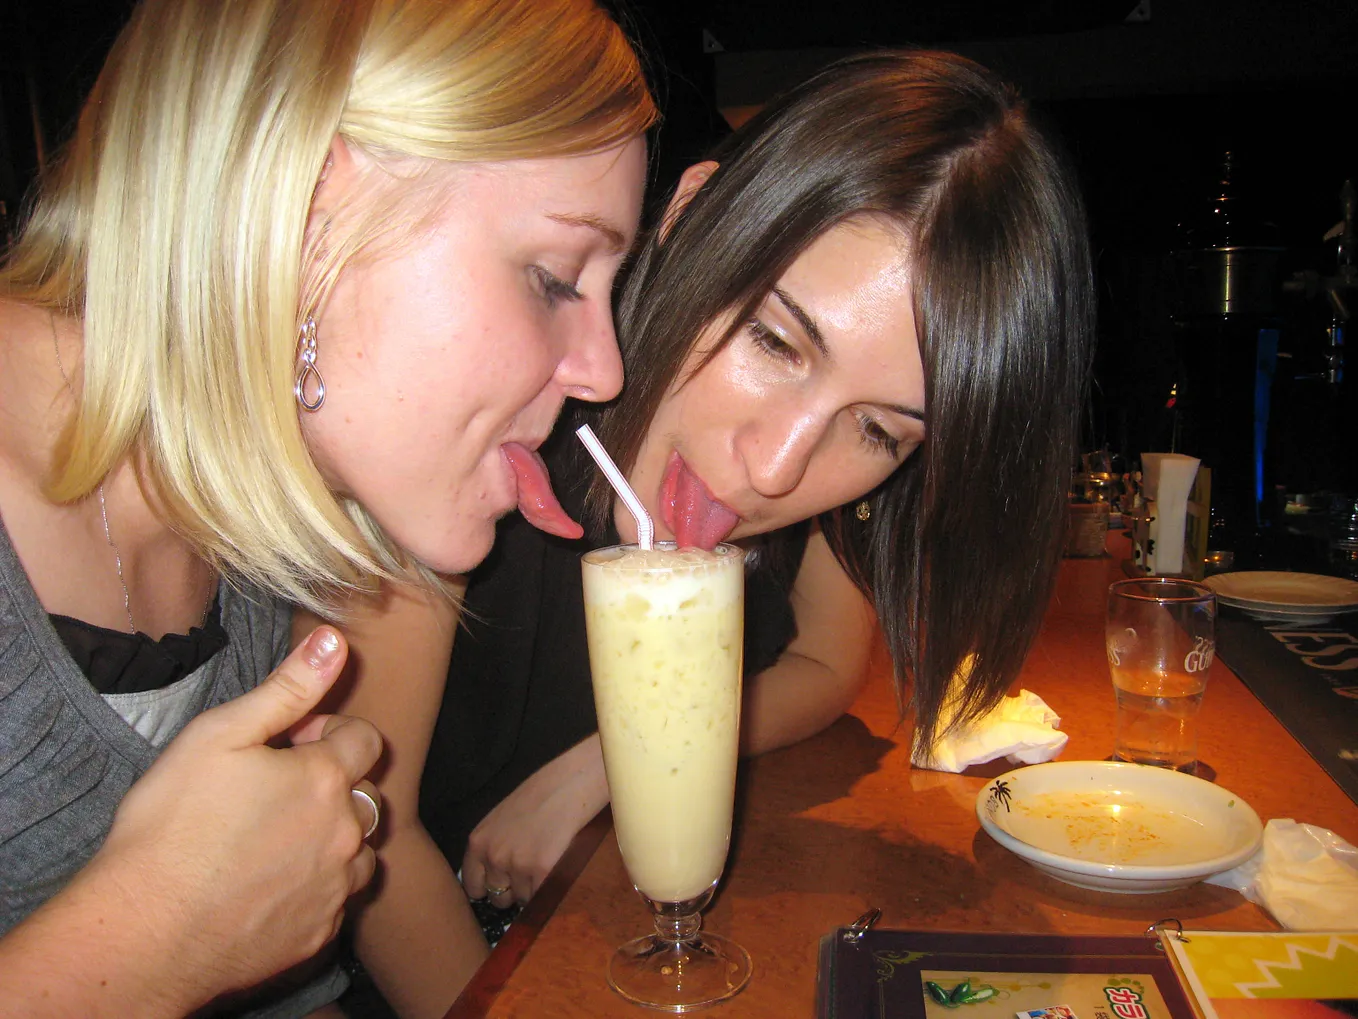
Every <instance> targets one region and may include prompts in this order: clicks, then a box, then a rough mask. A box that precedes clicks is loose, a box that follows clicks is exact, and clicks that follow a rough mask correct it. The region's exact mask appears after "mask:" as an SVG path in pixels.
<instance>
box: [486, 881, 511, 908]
mask: <svg viewBox="0 0 1358 1019" xmlns="http://www.w3.org/2000/svg"><path fill="white" fill-rule="evenodd" d="M486 895H487V897H488V898H489V899H490V902H491V905H493V906H495V907H497V908H499V909H508V908H509V907H510V906H512V905H514V902H515V897H514V882H513V880H512V879H511V878H505V879H504V883H503V884H501V883H500V882H499V881H487V882H486Z"/></svg>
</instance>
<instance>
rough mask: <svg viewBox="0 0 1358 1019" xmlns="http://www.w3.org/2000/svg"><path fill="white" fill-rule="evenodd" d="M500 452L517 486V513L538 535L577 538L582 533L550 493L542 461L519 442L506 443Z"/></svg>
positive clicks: (550, 486)
mask: <svg viewBox="0 0 1358 1019" xmlns="http://www.w3.org/2000/svg"><path fill="white" fill-rule="evenodd" d="M500 452H501V453H503V454H504V458H505V459H506V460H508V461H509V466H510V467H511V468H513V470H514V482H515V484H516V485H517V486H518V496H519V512H520V513H522V514H523V517H524V519H525V520H527V521H528V522H529V523H530V524H532V525H533V526H534V527H536V528H537V529H538V530H540V531H546V532H547V533H548V534H556V535H560V536H561V537H563V538H580V537H583V536H584V533H585V529H584V528H583V527H581V526H580V525H579V524H577V523H576V522H575V521H574V520H572V519H571V518H570V517H569V516H567V515H566V511H565V510H564V509H562V508H561V503H560V502H558V501H557V498H556V493H555V492H553V491H552V479H551V478H549V477H548V476H547V465H546V464H544V463H543V462H542V457H540V456H538V454H537V453H535V452H534V451H533V450H531V449H529V448H528V447H527V446H525V445H523V443H520V442H506V443H505V444H504V445H502V446H501V447H500Z"/></svg>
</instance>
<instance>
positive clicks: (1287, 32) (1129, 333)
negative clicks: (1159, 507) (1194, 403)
mask: <svg viewBox="0 0 1358 1019" xmlns="http://www.w3.org/2000/svg"><path fill="white" fill-rule="evenodd" d="M626 6H627V8H628V12H627V13H626V14H625V17H626V18H627V19H628V20H630V22H631V24H632V30H633V32H634V34H635V35H636V36H637V37H638V38H639V39H640V41H641V43H642V45H643V47H644V48H645V49H646V50H647V51H648V52H649V53H650V55H651V56H650V59H651V61H652V63H653V64H654V65H655V74H654V77H655V79H656V81H657V82H658V92H659V94H660V99H661V102H662V107H663V108H664V109H665V112H666V117H667V119H666V123H665V124H664V126H663V127H662V128H661V130H660V132H659V136H658V141H657V146H656V156H655V160H654V162H655V168H654V175H655V178H656V181H655V189H654V192H653V193H654V194H655V195H657V196H663V194H664V192H665V191H667V190H668V188H669V186H670V185H671V184H672V183H673V181H674V179H675V177H676V176H677V174H678V172H679V170H681V169H682V167H683V166H684V165H686V164H687V163H688V162H690V161H692V160H694V159H697V158H699V157H700V156H701V155H702V153H703V151H704V150H705V149H706V147H707V146H708V145H709V144H711V142H712V141H713V140H715V139H716V138H717V137H719V136H720V135H721V133H723V132H724V131H725V130H727V129H728V128H727V122H728V121H730V122H736V123H738V122H739V121H740V120H741V119H742V118H743V117H744V116H747V115H748V113H749V111H750V109H751V108H754V107H757V106H758V105H759V104H761V103H763V102H764V101H766V100H767V99H768V97H769V96H770V95H772V94H773V93H774V92H775V91H777V90H778V89H779V88H781V87H783V86H785V85H787V84H790V83H792V82H794V81H796V80H798V79H799V78H801V77H803V76H805V75H806V74H808V73H810V72H811V71H813V70H815V69H816V68H817V67H818V66H820V65H821V64H823V63H825V62H827V61H828V60H830V59H833V58H834V57H836V56H838V55H840V54H842V53H846V52H850V51H853V50H855V49H861V48H864V47H871V46H881V45H912V44H913V45H928V46H938V47H943V48H948V49H954V50H958V51H960V52H962V53H965V54H967V55H969V56H972V57H974V58H976V59H978V60H980V61H981V62H983V63H986V64H988V65H990V66H992V67H994V68H995V69H997V70H999V71H1000V72H1002V73H1003V74H1005V75H1006V76H1007V77H1009V78H1010V79H1011V80H1013V81H1015V82H1016V83H1017V84H1018V85H1019V86H1020V88H1021V89H1022V90H1023V92H1024V93H1025V95H1026V96H1028V97H1029V99H1030V100H1031V101H1032V103H1033V105H1034V107H1035V108H1036V109H1037V110H1038V112H1039V114H1040V116H1042V117H1043V118H1045V120H1046V121H1047V122H1048V123H1049V124H1050V125H1051V126H1052V127H1053V129H1054V130H1055V132H1056V133H1057V134H1058V135H1059V136H1060V138H1061V139H1062V141H1063V143H1064V145H1065V147H1066V148H1067V150H1068V151H1069V153H1070V156H1071V158H1072V161H1073V162H1074V164H1075V166H1076V168H1077V171H1078V173H1079V175H1080V179H1081V182H1082V186H1083V189H1084V193H1085V196H1086V200H1087V203H1088V207H1089V212H1090V219H1091V229H1092V237H1093V242H1094V247H1095V252H1096V266H1097V273H1098V284H1099V293H1100V317H1099V347H1098V352H1097V357H1096V366H1095V379H1094V387H1093V391H1092V395H1091V399H1090V404H1089V407H1088V413H1087V415H1086V418H1087V426H1086V428H1087V435H1086V437H1085V444H1086V446H1087V448H1091V449H1092V448H1096V447H1099V446H1103V445H1107V446H1108V447H1109V448H1110V449H1111V450H1112V451H1113V452H1114V453H1117V454H1121V455H1124V456H1126V457H1128V458H1131V457H1134V456H1135V455H1136V454H1137V453H1139V452H1141V451H1142V450H1145V449H1166V448H1169V445H1170V443H1171V442H1172V441H1173V435H1174V432H1173V411H1172V409H1171V410H1167V409H1166V406H1165V405H1166V403H1167V401H1168V398H1169V394H1170V393H1171V390H1172V387H1173V386H1174V385H1175V381H1176V378H1178V376H1179V375H1180V374H1181V369H1180V367H1179V365H1180V361H1179V359H1178V357H1177V354H1176V347H1175V339H1174V335H1173V328H1172V326H1171V318H1172V312H1173V310H1174V309H1173V295H1174V284H1175V280H1174V279H1173V265H1174V263H1173V262H1172V261H1170V260H1169V255H1170V253H1171V252H1172V251H1174V249H1175V248H1176V246H1179V245H1181V232H1180V226H1181V224H1183V223H1184V222H1186V221H1187V220H1189V219H1190V218H1192V217H1193V216H1195V215H1197V214H1199V213H1201V212H1202V211H1204V210H1205V209H1206V208H1208V207H1209V205H1210V203H1211V200H1212V199H1213V197H1214V196H1215V195H1217V194H1219V193H1220V187H1219V184H1218V182H1219V180H1220V173H1219V166H1220V162H1221V159H1222V155H1223V153H1225V152H1226V151H1230V152H1231V153H1232V159H1233V167H1234V183H1233V187H1234V188H1235V189H1236V191H1237V193H1238V195H1239V196H1240V197H1241V198H1242V204H1243V200H1244V199H1246V198H1247V199H1248V202H1249V204H1250V206H1251V208H1252V211H1251V216H1252V218H1253V219H1254V220H1256V221H1257V222H1258V223H1260V224H1266V225H1267V227H1268V229H1269V230H1270V231H1271V235H1272V236H1273V237H1274V238H1275V239H1276V243H1278V244H1279V245H1280V246H1282V247H1283V248H1284V249H1285V250H1284V253H1283V254H1282V256H1281V258H1280V260H1279V267H1278V278H1277V279H1276V280H1275V281H1274V283H1275V285H1277V286H1278V287H1280V286H1281V281H1282V279H1284V278H1286V277H1287V276H1289V275H1290V274H1291V273H1292V272H1294V271H1300V270H1308V269H1309V270H1312V271H1314V272H1316V273H1319V274H1321V275H1325V274H1333V272H1334V258H1335V247H1334V244H1333V243H1330V244H1328V245H1326V244H1323V243H1322V242H1321V237H1322V235H1323V234H1324V232H1325V231H1326V230H1328V229H1329V228H1330V227H1331V226H1332V225H1334V224H1335V223H1336V222H1337V221H1338V219H1339V218H1340V210H1339V189H1340V187H1341V185H1342V183H1343V182H1344V180H1345V179H1347V178H1352V177H1358V143H1356V142H1355V131H1358V87H1356V86H1358V67H1355V56H1356V55H1358V3H1355V2H1354V0H1271V2H1270V0H1178V2H1170V0H1149V2H1142V3H1136V2H1135V0H1040V2H1032V3H1010V4H998V3H990V2H987V3H981V2H975V0H970V2H955V3H951V2H944V0H934V2H925V0H911V2H904V0H902V2H891V3H881V4H871V3H858V2H854V0H743V2H709V3H685V2H683V0H629V2H628V3H627V5H626ZM130 7H131V4H130V3H128V2H121V0H40V2H39V0H11V2H10V4H9V6H8V7H5V6H4V5H3V4H0V201H4V202H6V204H7V205H8V207H9V209H10V210H11V213H13V212H14V210H15V209H16V207H17V205H18V203H19V199H20V197H21V195H22V194H23V192H24V189H25V188H26V187H27V185H28V183H29V181H30V180H31V178H32V174H33V172H34V170H35V168H36V166H37V165H38V163H39V162H40V158H41V156H43V155H46V154H50V151H51V148H52V146H53V145H54V144H56V143H57V142H59V140H60V139H61V138H63V137H64V136H65V135H66V133H67V132H68V130H69V127H70V125H71V123H72V121H73V118H74V116H75V112H76V110H77V108H78V102H79V98H80V96H81V95H83V93H84V92H85V91H86V90H87V89H88V87H89V85H90V83H91V82H92V81H93V78H94V75H95V74H96V73H97V70H98V65H99V62H100V60H101V59H102V56H103V54H104V52H105V51H106V49H107V47H108V44H109V43H110V42H111V40H112V38H113V36H114V34H115V33H116V31H117V28H118V26H119V25H120V24H121V22H122V20H123V19H124V18H125V17H126V13H127V11H128V10H129V9H130ZM718 111H720V112H718ZM35 123H37V124H38V125H40V127H41V134H40V135H38V134H37V133H35V130H34V126H35ZM39 137H41V139H42V140H41V142H39V141H38V140H37V139H38V138H39ZM1276 305H1277V308H1276V316H1275V317H1276V322H1275V323H1274V324H1275V325H1276V326H1277V327H1278V328H1279V330H1280V334H1279V335H1280V340H1279V344H1280V352H1281V353H1282V355H1283V356H1282V357H1281V358H1280V360H1279V362H1278V364H1279V368H1278V375H1277V381H1276V383H1275V392H1274V414H1273V425H1272V427H1271V431H1270V453H1269V461H1268V483H1269V487H1270V489H1272V488H1273V487H1274V486H1281V487H1282V489H1284V490H1286V491H1289V492H1291V491H1299V490H1300V491H1307V490H1320V489H1332V488H1346V487H1347V488H1352V487H1358V478H1355V476H1354V470H1355V460H1358V458H1356V457H1355V456H1354V454H1353V444H1352V443H1353V441H1354V428H1353V417H1354V415H1353V411H1352V406H1353V403H1354V400H1353V395H1352V392H1351V387H1350V386H1348V385H1347V384H1346V385H1345V386H1334V385H1330V384H1328V383H1325V382H1323V381H1322V380H1320V379H1319V378H1318V374H1319V372H1320V371H1321V369H1322V368H1323V363H1322V361H1321V355H1322V353H1323V346H1324V343H1325V342H1326V341H1325V335H1324V328H1325V326H1326V325H1327V324H1328V322H1329V314H1330V313H1329V311H1328V309H1327V307H1326V305H1325V303H1324V301H1323V300H1321V299H1318V298H1312V299H1307V298H1304V297H1297V296H1292V297H1284V296H1281V295H1279V296H1278V298H1277V302H1276ZM1180 342H1182V336H1181V337H1180ZM1180 409H1181V410H1182V407H1181V408H1180ZM1185 451H1187V452H1190V453H1192V452H1194V450H1192V449H1188V450H1185Z"/></svg>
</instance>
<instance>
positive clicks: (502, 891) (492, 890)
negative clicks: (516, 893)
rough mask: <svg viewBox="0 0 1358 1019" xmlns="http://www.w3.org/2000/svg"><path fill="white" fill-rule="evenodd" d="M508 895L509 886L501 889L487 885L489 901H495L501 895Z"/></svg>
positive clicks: (497, 886)
mask: <svg viewBox="0 0 1358 1019" xmlns="http://www.w3.org/2000/svg"><path fill="white" fill-rule="evenodd" d="M508 893H509V887H508V886H505V887H504V888H501V887H500V886H499V885H486V898H488V899H493V898H495V897H496V896H499V895H507V894H508Z"/></svg>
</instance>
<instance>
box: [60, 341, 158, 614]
mask: <svg viewBox="0 0 1358 1019" xmlns="http://www.w3.org/2000/svg"><path fill="white" fill-rule="evenodd" d="M49 321H50V323H51V326H52V352H53V353H54V354H56V355H57V371H59V372H61V381H62V382H64V383H65V384H66V392H68V393H70V394H71V395H72V396H75V390H74V389H72V388H71V378H70V376H69V375H67V374H66V366H65V365H64V364H62V363H61V342H60V341H59V340H58V339H57V319H56V316H55V315H53V316H52V317H51V319H50V320H49ZM97 491H98V492H99V517H100V519H102V520H103V521H104V540H105V541H106V542H108V547H109V548H111V549H113V561H114V563H115V564H117V567H118V583H119V585H121V587H122V589H123V611H124V612H126V613H127V628H128V630H129V631H131V632H132V633H134V634H135V633H136V632H137V622H136V620H135V619H133V618H132V592H131V591H129V590H128V589H127V581H126V580H124V579H123V554H122V552H121V551H119V549H118V543H117V542H116V541H114V540H113V532H112V531H110V530H109V528H108V502H107V501H106V500H105V499H104V483H103V482H102V481H101V482H99V488H98V489H97Z"/></svg>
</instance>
